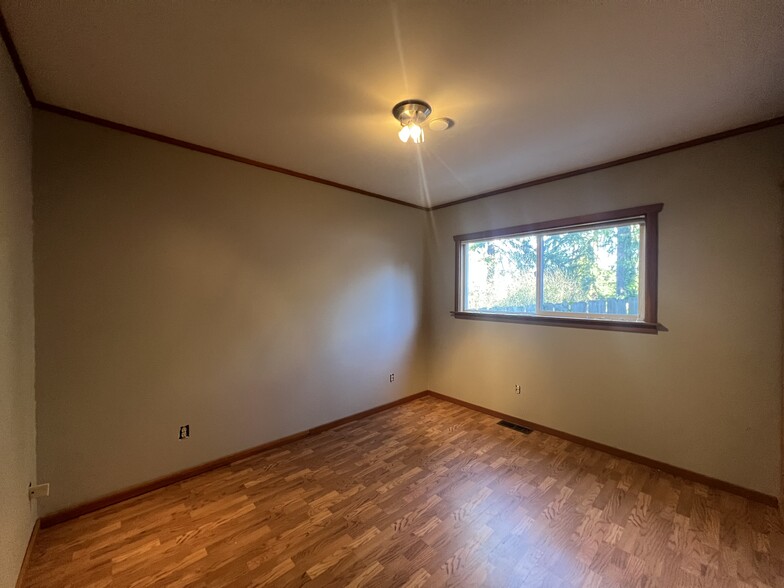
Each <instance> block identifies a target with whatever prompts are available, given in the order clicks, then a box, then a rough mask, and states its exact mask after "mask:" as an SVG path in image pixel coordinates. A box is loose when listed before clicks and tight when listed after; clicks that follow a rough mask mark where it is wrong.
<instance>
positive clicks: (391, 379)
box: [389, 374, 395, 382]
mask: <svg viewBox="0 0 784 588" xmlns="http://www.w3.org/2000/svg"><path fill="white" fill-rule="evenodd" d="M389 381H390V382H394V381H395V374H389Z"/></svg>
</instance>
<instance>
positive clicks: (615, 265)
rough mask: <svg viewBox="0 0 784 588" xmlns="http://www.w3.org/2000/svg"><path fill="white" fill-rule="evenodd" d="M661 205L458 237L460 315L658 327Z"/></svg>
mask: <svg viewBox="0 0 784 588" xmlns="http://www.w3.org/2000/svg"><path fill="white" fill-rule="evenodd" d="M662 206H663V205H662V204H654V205H651V206H644V207H639V208H628V209H624V210H616V211H612V212H604V213H599V214H592V215H587V216H582V217H575V218H568V219H561V220H556V221H547V222H541V223H535V224H531V225H523V226H517V227H510V228H507V229H498V230H492V231H484V232H481V233H471V234H469V235H457V236H456V237H455V248H456V268H455V269H456V272H455V273H456V287H455V312H454V313H453V314H454V316H455V317H457V318H468V319H478V320H498V321H507V322H528V323H539V324H554V325H561V326H576V327H583V328H598V329H611V330H624V331H640V332H650V333H656V332H657V330H658V324H657V316H656V285H657V267H656V266H657V260H656V257H657V251H658V244H657V239H658V225H657V220H658V213H659V211H661V209H662Z"/></svg>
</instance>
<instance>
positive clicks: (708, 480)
mask: <svg viewBox="0 0 784 588" xmlns="http://www.w3.org/2000/svg"><path fill="white" fill-rule="evenodd" d="M427 394H428V395H430V396H433V397H434V398H439V399H441V400H446V401H447V402H452V403H454V404H459V405H460V406H464V407H466V408H470V409H471V410H475V411H477V412H483V413H485V414H488V415H490V416H493V417H496V418H498V419H502V420H505V421H510V422H513V423H516V424H518V425H523V426H524V427H528V428H529V429H534V430H536V431H541V432H542V433H547V434H548V435H553V436H555V437H560V438H561V439H566V440H567V441H571V442H573V443H578V444H580V445H585V446H586V447H590V448H592V449H597V450H599V451H603V452H604V453H609V454H610V455H615V456H618V457H622V458H624V459H628V460H629V461H635V462H637V463H641V464H643V465H646V466H648V467H651V468H655V469H657V470H661V471H663V472H667V473H668V474H672V475H673V476H679V477H681V478H684V479H686V480H692V481H694V482H699V483H700V484H705V485H706V486H712V487H713V488H717V489H719V490H724V491H725V492H731V493H732V494H737V495H738V496H742V497H744V498H748V499H749V500H754V501H755V502H760V503H762V504H765V505H767V506H772V507H774V508H776V507H778V504H779V501H778V498H776V497H775V496H771V495H770V494H765V493H763V492H759V491H757V490H751V489H750V488H744V487H743V486H737V485H736V484H732V483H731V482H725V481H724V480H719V479H717V478H712V477H710V476H706V475H705V474H699V473H697V472H693V471H691V470H687V469H684V468H681V467H678V466H674V465H671V464H668V463H664V462H663V461H658V460H656V459H651V458H650V457H645V456H643V455H637V454H636V453H631V452H629V451H625V450H623V449H618V448H617V447H612V446H610V445H605V444H604V443H597V442H596V441H591V440H590V439H585V438H583V437H578V436H577V435H572V434H571V433H564V432H563V431H559V430H557V429H551V428H550V427H545V426H544V425H540V424H538V423H532V422H531V421H527V420H525V419H521V418H518V417H515V416H512V415H508V414H504V413H502V412H498V411H497V410H492V409H490V408H485V407H484V406H479V405H478V404H472V403H470V402H466V401H465V400H460V399H459V398H453V397H451V396H446V395H445V394H439V393H438V392H433V391H432V390H428V391H427Z"/></svg>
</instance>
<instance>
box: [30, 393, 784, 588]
mask: <svg viewBox="0 0 784 588" xmlns="http://www.w3.org/2000/svg"><path fill="white" fill-rule="evenodd" d="M496 423H497V419H495V418H493V417H490V416H487V415H485V414H481V413H478V412H475V411H472V410H469V409H467V408H464V407H461V406H458V405H455V404H452V403H449V402H445V401H442V400H437V399H435V398H431V397H425V398H421V399H418V400H415V401H412V402H409V403H407V404H404V405H401V406H398V407H396V408H393V409H390V410H388V411H385V412H382V413H377V414H375V415H372V416H370V417H367V418H364V419H361V420H358V421H354V422H352V423H349V424H346V425H343V426H341V427H339V428H336V429H332V430H330V431H326V432H324V433H321V434H319V435H317V436H314V437H309V438H306V439H302V440H300V441H296V442H293V443H291V444H289V445H286V446H284V447H281V448H278V449H276V450H271V451H268V452H266V453H262V454H259V455H256V456H253V457H251V458H248V459H244V460H242V461H239V462H236V463H234V464H232V465H231V466H227V467H222V468H220V469H217V470H214V471H211V472H208V473H206V474H202V475H200V476H197V477H195V478H191V479H189V480H186V481H184V482H181V483H179V484H175V485H172V486H169V487H166V488H162V489H160V490H156V491H155V492H152V493H149V494H146V495H144V496H140V497H138V498H134V499H132V500H129V501H126V502H124V503H121V504H117V505H114V506H111V507H108V508H105V509H103V510H101V511H98V512H95V513H92V514H90V515H85V516H83V517H81V518H79V519H75V520H72V521H69V522H66V523H63V524H60V525H57V526H54V527H51V528H48V529H44V530H42V531H41V532H40V533H39V535H38V539H37V542H36V544H35V547H34V551H33V555H32V559H31V562H30V567H29V571H28V575H27V578H26V584H25V585H26V586H27V587H28V588H39V587H46V588H51V587H67V586H73V587H79V588H83V587H91V588H98V587H105V586H128V587H130V586H132V587H139V586H167V587H178V586H194V587H196V586H209V587H222V586H232V587H239V586H242V587H244V586H286V587H288V586H313V587H321V586H351V587H357V586H380V587H386V586H395V587H397V586H406V587H417V586H427V587H431V586H452V585H461V586H493V587H495V586H499V587H500V586H526V587H528V586H531V587H535V586H544V587H548V588H549V587H554V586H555V587H558V586H585V587H592V588H593V587H598V586H612V587H615V586H663V587H673V586H677V587H680V586H683V587H700V586H706V587H707V586H711V587H713V586H719V587H731V586H733V587H734V586H737V587H744V588H748V587H761V586H770V587H774V588H784V529H782V524H781V521H780V519H779V517H778V513H777V511H776V510H775V509H773V508H771V507H768V506H764V505H761V504H758V503H755V502H751V501H748V500H746V499H745V498H742V497H739V496H736V495H733V494H729V493H726V492H723V491H720V490H716V489H713V488H708V487H706V486H703V485H701V484H697V483H694V482H690V481H687V480H684V479H681V478H677V477H674V476H672V475H669V474H666V473H664V472H661V471H658V470H654V469H651V468H648V467H646V466H642V465H639V464H636V463H632V462H630V461H626V460H623V459H619V458H616V457H613V456H610V455H608V454H605V453H602V452H599V451H596V450H594V449H590V448H587V447H584V446H581V445H577V444H575V443H571V442H569V441H566V440H563V439H560V438H557V437H552V436H549V435H546V434H544V433H540V432H536V431H534V432H533V433H532V434H530V435H524V434H522V433H519V432H516V431H513V430H510V429H507V428H504V427H500V426H498V425H497V424H496Z"/></svg>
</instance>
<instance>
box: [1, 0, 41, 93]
mask: <svg viewBox="0 0 784 588" xmlns="http://www.w3.org/2000/svg"><path fill="white" fill-rule="evenodd" d="M0 38H2V39H3V43H5V48H6V49H7V50H8V55H10V56H11V62H12V63H13V64H14V69H15V70H16V75H17V77H18V78H19V82H20V83H21V84H22V88H24V93H25V96H27V101H28V102H29V103H30V106H35V105H36V102H37V101H36V99H35V94H33V87H32V86H31V85H30V80H29V79H28V78H27V72H26V71H25V69H24V66H23V65H22V60H21V59H20V58H19V51H17V50H16V45H14V41H13V39H11V33H10V32H9V30H8V25H7V24H6V22H5V17H4V16H3V12H2V11H0Z"/></svg>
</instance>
